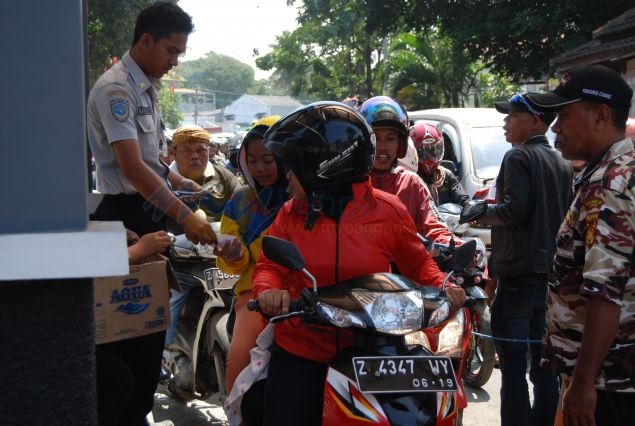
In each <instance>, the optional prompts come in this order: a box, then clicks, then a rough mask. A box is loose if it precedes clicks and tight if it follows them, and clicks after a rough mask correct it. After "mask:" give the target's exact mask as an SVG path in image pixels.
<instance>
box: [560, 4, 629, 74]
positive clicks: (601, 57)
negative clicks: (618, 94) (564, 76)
mask: <svg viewBox="0 0 635 426" xmlns="http://www.w3.org/2000/svg"><path fill="white" fill-rule="evenodd" d="M631 57H635V8H632V9H629V10H627V11H626V12H624V13H623V14H621V15H620V16H618V17H617V18H614V19H611V20H610V21H608V22H607V23H606V24H604V25H602V26H601V27H600V28H598V29H596V30H595V31H593V40H591V41H590V42H588V43H585V44H583V45H581V46H578V47H575V48H573V49H571V50H568V51H567V52H565V53H563V54H562V55H560V56H558V57H556V58H553V59H552V60H551V61H550V64H551V65H552V66H554V67H556V68H558V69H560V70H563V69H568V68H571V67H574V66H576V65H582V64H597V63H601V62H607V61H614V60H619V59H623V58H631Z"/></svg>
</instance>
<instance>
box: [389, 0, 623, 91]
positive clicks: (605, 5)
mask: <svg viewBox="0 0 635 426" xmlns="http://www.w3.org/2000/svg"><path fill="white" fill-rule="evenodd" d="M392 3H399V4H407V3H410V1H409V0H394V1H393V2H392ZM392 3H391V4H392ZM412 4H413V7H414V9H413V13H410V14H408V15H407V16H406V18H405V19H406V20H408V25H409V26H411V27H412V28H425V27H427V26H430V25H437V24H439V23H440V24H441V25H442V26H443V28H444V31H445V32H446V34H447V35H448V36H449V37H450V38H451V39H452V40H453V41H454V42H455V43H457V44H458V45H459V46H463V47H464V48H465V49H466V53H467V54H468V59H469V60H470V61H477V60H481V61H483V63H484V64H485V66H486V67H488V68H490V69H491V70H492V71H493V72H495V73H497V74H500V75H506V76H510V77H512V78H514V79H515V80H516V81H523V80H526V79H528V78H538V79H539V78H544V77H545V76H547V75H550V74H553V71H554V70H553V69H552V68H551V67H550V65H549V61H550V60H551V59H553V58H555V57H557V56H559V55H561V54H562V53H564V52H566V51H567V50H569V49H571V48H573V47H576V46H578V45H580V44H583V43H586V42H588V41H590V40H591V32H592V31H593V30H595V29H596V28H598V27H599V26H601V25H603V24H604V23H605V22H606V21H608V20H610V19H612V18H615V17H617V16H618V15H620V14H621V13H623V12H625V11H626V10H628V9H629V8H632V7H633V0H612V1H610V2H607V1H605V0H570V1H547V0H539V1H536V0H514V1H511V0H452V1H448V0H429V1H426V2H412Z"/></svg>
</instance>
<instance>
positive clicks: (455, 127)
mask: <svg viewBox="0 0 635 426" xmlns="http://www.w3.org/2000/svg"><path fill="white" fill-rule="evenodd" d="M408 118H409V119H410V121H411V124H414V122H416V121H420V120H423V121H425V122H427V123H429V124H432V125H434V126H436V127H437V128H438V129H439V130H440V131H441V133H442V134H443V138H444V142H445V154H444V157H443V158H444V160H450V161H452V162H453V163H454V165H455V167H456V173H457V176H458V177H459V180H460V181H461V184H462V185H463V187H464V188H465V190H466V191H467V193H468V194H469V195H470V197H472V196H473V195H474V193H475V192H476V191H477V190H479V189H482V188H484V187H486V186H491V185H492V184H493V183H494V180H495V178H496V175H497V174H498V170H499V168H500V164H501V162H502V160H503V155H504V154H505V152H506V151H507V150H508V149H509V148H511V145H510V144H509V143H508V142H507V141H505V135H504V131H503V124H504V123H503V119H504V118H505V114H501V113H499V112H498V111H496V109H494V108H439V109H426V110H420V111H409V112H408Z"/></svg>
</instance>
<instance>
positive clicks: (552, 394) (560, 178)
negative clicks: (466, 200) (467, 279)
mask: <svg viewBox="0 0 635 426" xmlns="http://www.w3.org/2000/svg"><path fill="white" fill-rule="evenodd" d="M525 96H526V95H515V96H514V97H512V99H511V100H510V102H496V103H495V106H496V109H497V110H498V111H499V112H501V113H503V114H507V117H505V125H504V126H503V129H504V130H505V138H506V139H507V141H508V142H510V143H511V144H512V145H513V146H512V148H511V149H510V150H509V151H507V153H506V154H505V156H504V157H503V162H502V164H501V168H500V172H499V174H498V177H497V179H496V204H493V205H490V206H488V211H487V213H486V214H485V216H483V217H482V218H480V219H479V220H478V222H480V223H483V224H488V225H492V251H491V256H490V263H489V267H490V272H491V274H492V276H495V277H498V285H497V288H496V295H495V296H494V300H493V302H492V334H493V335H494V337H495V338H497V339H498V340H495V343H496V349H497V352H498V355H499V361H500V370H501V378H502V380H501V425H502V426H507V425H519V424H526V425H552V424H553V421H554V416H555V411H556V407H557V403H558V401H557V400H558V391H559V390H558V389H559V385H558V379H557V377H556V376H554V375H552V374H551V373H549V372H548V371H547V370H546V369H544V368H541V367H540V365H539V363H540V339H541V337H542V334H543V331H544V329H545V303H546V291H547V272H548V271H549V269H550V266H551V261H552V259H553V255H554V253H555V236H556V232H557V231H558V228H559V226H560V223H561V222H562V220H563V218H564V215H565V212H566V211H567V208H568V207H569V203H570V201H571V182H572V172H571V166H570V165H569V163H567V162H566V161H565V160H564V159H563V158H562V156H561V155H560V153H559V152H558V151H557V150H555V149H554V148H553V147H552V146H551V145H549V141H548V140H547V138H546V137H545V132H546V131H547V129H548V128H549V124H550V123H551V122H552V121H553V119H554V118H555V117H554V115H553V114H551V113H546V112H543V113H540V112H538V111H536V110H535V109H534V108H532V107H531V105H530V104H529V103H528V102H527V100H526V97H525ZM528 340H529V341H530V342H531V343H529V342H528ZM528 345H529V348H530V354H531V366H530V373H529V377H530V380H531V382H532V383H533V389H534V403H533V407H531V406H530V403H529V392H528V385H527V380H526V379H525V374H526V371H527V358H526V354H527V347H528ZM523 421H524V422H525V423H522V422H523Z"/></svg>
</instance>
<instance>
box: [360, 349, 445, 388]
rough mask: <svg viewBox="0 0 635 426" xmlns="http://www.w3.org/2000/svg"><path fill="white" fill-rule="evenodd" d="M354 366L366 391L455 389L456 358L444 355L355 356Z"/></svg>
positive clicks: (361, 385)
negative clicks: (453, 361)
mask: <svg viewBox="0 0 635 426" xmlns="http://www.w3.org/2000/svg"><path fill="white" fill-rule="evenodd" d="M353 368H354V369H355V378H356V380H357V385H358V386H359V389H360V390H361V391H362V392H370V393H388V392H439V391H446V392H454V391H457V390H458V384H457V382H456V377H455V375H454V368H453V367H452V361H451V360H450V358H448V357H443V356H390V357H384V356H376V357H355V358H353Z"/></svg>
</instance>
